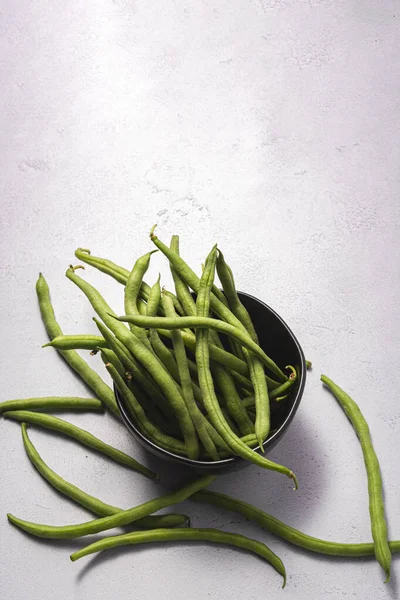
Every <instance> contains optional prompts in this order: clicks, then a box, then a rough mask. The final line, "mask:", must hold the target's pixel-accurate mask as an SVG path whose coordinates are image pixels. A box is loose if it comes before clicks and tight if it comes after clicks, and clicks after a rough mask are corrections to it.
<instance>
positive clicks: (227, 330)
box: [114, 315, 287, 381]
mask: <svg viewBox="0 0 400 600" xmlns="http://www.w3.org/2000/svg"><path fill="white" fill-rule="evenodd" d="M114 318H115V317H114ZM117 320H118V321H122V322H126V323H133V324H134V325H137V326H139V327H149V328H151V329H170V330H174V329H184V328H189V329H211V330H213V331H218V332H220V333H224V334H225V335H229V336H230V337H233V338H235V339H236V340H238V341H239V342H240V343H241V344H242V346H244V347H245V348H247V350H250V351H251V352H253V353H254V354H255V355H256V356H258V357H259V358H260V360H261V361H262V362H263V363H264V364H265V366H266V367H268V369H269V370H270V371H271V372H272V373H274V375H275V376H276V377H277V378H278V379H281V380H283V381H286V380H287V377H286V375H285V374H284V373H283V372H282V371H281V369H280V368H279V367H278V365H277V364H275V362H274V361H273V360H272V358H270V357H269V356H267V355H266V354H265V352H264V350H263V349H262V348H260V346H258V344H256V343H255V342H254V341H253V340H252V339H251V337H250V336H249V334H248V333H247V332H246V331H243V330H242V329H239V328H238V327H234V326H233V325H231V324H230V323H226V322H225V321H221V320H220V319H213V318H210V317H200V316H196V317H177V318H176V319H168V318H166V317H144V316H143V315H123V316H122V317H117Z"/></svg>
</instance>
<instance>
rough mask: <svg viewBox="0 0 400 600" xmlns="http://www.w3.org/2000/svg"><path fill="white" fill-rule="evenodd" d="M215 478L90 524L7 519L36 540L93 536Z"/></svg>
mask: <svg viewBox="0 0 400 600" xmlns="http://www.w3.org/2000/svg"><path fill="white" fill-rule="evenodd" d="M214 479H215V477H212V476H206V477H202V478H200V479H197V480H196V481H194V482H192V483H189V484H188V485H186V486H185V487H183V488H181V489H179V490H176V491H175V492H169V493H167V494H164V495H163V496H159V497H158V498H154V499H153V500H149V501H148V502H145V503H144V504H140V505H139V506H135V507H134V508H129V509H127V510H122V511H120V512H118V513H116V514H114V515H109V516H107V517H102V518H100V519H94V520H92V521H87V522H86V523H79V524H77V525H61V526H53V525H42V524H39V523H31V522H29V521H23V520H22V519H19V518H17V517H14V515H11V514H8V515H7V517H8V520H9V521H10V522H11V523H13V524H14V525H16V526H17V527H19V528H20V529H23V530H24V531H27V532H28V533H31V534H32V535H35V536H37V537H42V538H53V539H71V538H78V537H82V536H85V535H90V534H92V533H99V532H101V531H106V530H107V529H112V528H113V527H122V526H123V525H128V524H129V523H133V522H135V521H137V520H138V519H141V518H143V517H147V516H149V515H151V514H153V513H155V512H158V511H159V510H161V509H163V508H166V507H167V506H172V505H174V504H179V503H180V502H184V501H185V500H187V499H188V498H190V496H191V495H192V494H194V493H195V492H198V491H199V490H201V489H202V488H204V487H207V486H208V485H210V483H211V482H212V481H213V480H214Z"/></svg>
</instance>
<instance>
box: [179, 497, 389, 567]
mask: <svg viewBox="0 0 400 600" xmlns="http://www.w3.org/2000/svg"><path fill="white" fill-rule="evenodd" d="M191 500H194V501H195V502H202V503H205V504H212V505H213V506H218V507H219V508H225V509H226V510H229V511H231V512H235V513H238V514H240V515H243V516H244V517H245V518H246V519H248V520H249V521H254V522H255V523H258V525H260V526H261V527H263V528H264V529H266V530H267V531H269V532H270V533H272V534H273V535H276V536H277V537H280V538H282V539H283V540H285V541H287V542H289V544H293V545H294V546H298V547H299V548H303V549H304V550H309V551H310V552H316V553H317V554H325V555H328V556H345V557H354V558H358V557H361V556H373V555H374V553H375V550H374V544H373V543H372V542H364V543H358V544H348V543H343V542H330V541H328V540H322V539H320V538H316V537H313V536H311V535H307V534H306V533H303V532H302V531H299V530H298V529H295V528H294V527H291V526H290V525H286V523H283V522H282V521H280V520H279V519H277V518H276V517H273V516H272V515H270V514H268V513H266V512H264V511H263V510H261V509H260V508H256V507H255V506H253V505H252V504H249V503H248V502H244V501H243V500H238V499H236V498H232V497H231V496H227V495H226V494H220V493H218V492H211V491H208V490H202V491H201V492H197V493H196V494H193V496H192V497H191ZM389 547H390V549H391V551H392V553H398V552H400V540H395V541H393V542H389Z"/></svg>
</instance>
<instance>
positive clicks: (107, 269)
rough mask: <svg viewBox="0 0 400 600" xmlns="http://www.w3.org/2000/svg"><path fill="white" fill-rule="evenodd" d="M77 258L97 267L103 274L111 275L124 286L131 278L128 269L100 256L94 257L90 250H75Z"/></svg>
mask: <svg viewBox="0 0 400 600" xmlns="http://www.w3.org/2000/svg"><path fill="white" fill-rule="evenodd" d="M75 256H76V258H78V259H79V260H81V261H82V262H85V263H87V264H88V265H91V266H92V267H95V268H96V269H98V270H99V271H101V272H102V273H105V274H106V275H110V276H111V277H113V278H114V279H116V280H117V281H118V282H119V283H122V285H126V282H127V280H128V277H129V271H128V269H124V268H123V267H120V266H119V265H117V264H115V263H114V262H112V261H111V260H107V259H106V258H100V257H98V256H92V255H91V253H90V250H88V249H87V248H77V249H76V250H75Z"/></svg>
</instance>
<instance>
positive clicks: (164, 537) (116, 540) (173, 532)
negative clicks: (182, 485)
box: [70, 528, 286, 587]
mask: <svg viewBox="0 0 400 600" xmlns="http://www.w3.org/2000/svg"><path fill="white" fill-rule="evenodd" d="M176 541H184V542H189V541H194V542H199V541H202V542H211V543H213V544H227V545H229V546H235V547H237V548H243V549H244V550H248V551H249V552H253V553H254V554H257V555H258V556H261V558H264V559H265V560H266V561H268V562H269V563H270V564H271V565H272V566H273V567H274V568H275V569H276V571H278V573H280V575H282V576H283V585H282V587H285V583H286V572H285V567H284V565H283V562H282V561H281V559H280V558H279V557H278V556H277V555H276V554H274V552H272V550H270V549H269V548H268V546H266V545H265V544H263V543H262V542H258V541H256V540H252V539H250V538H248V537H245V536H244V535H241V534H239V533H229V532H227V531H219V530H218V529H200V528H197V529H195V528H182V529H170V530H169V529H160V530H159V531H157V530H155V531H138V532H134V533H126V534H122V535H115V536H110V537H107V538H103V539H101V540H98V541H97V542H94V543H93V544H90V545H89V546H86V548H82V549H81V550H77V551H76V552H74V553H73V554H71V556H70V558H71V560H72V561H75V560H78V559H80V558H82V557H84V556H87V555H88V554H93V553H95V552H101V551H102V550H108V549H110V548H117V547H119V546H128V545H130V546H132V545H137V544H149V543H151V542H157V543H159V542H176Z"/></svg>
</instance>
